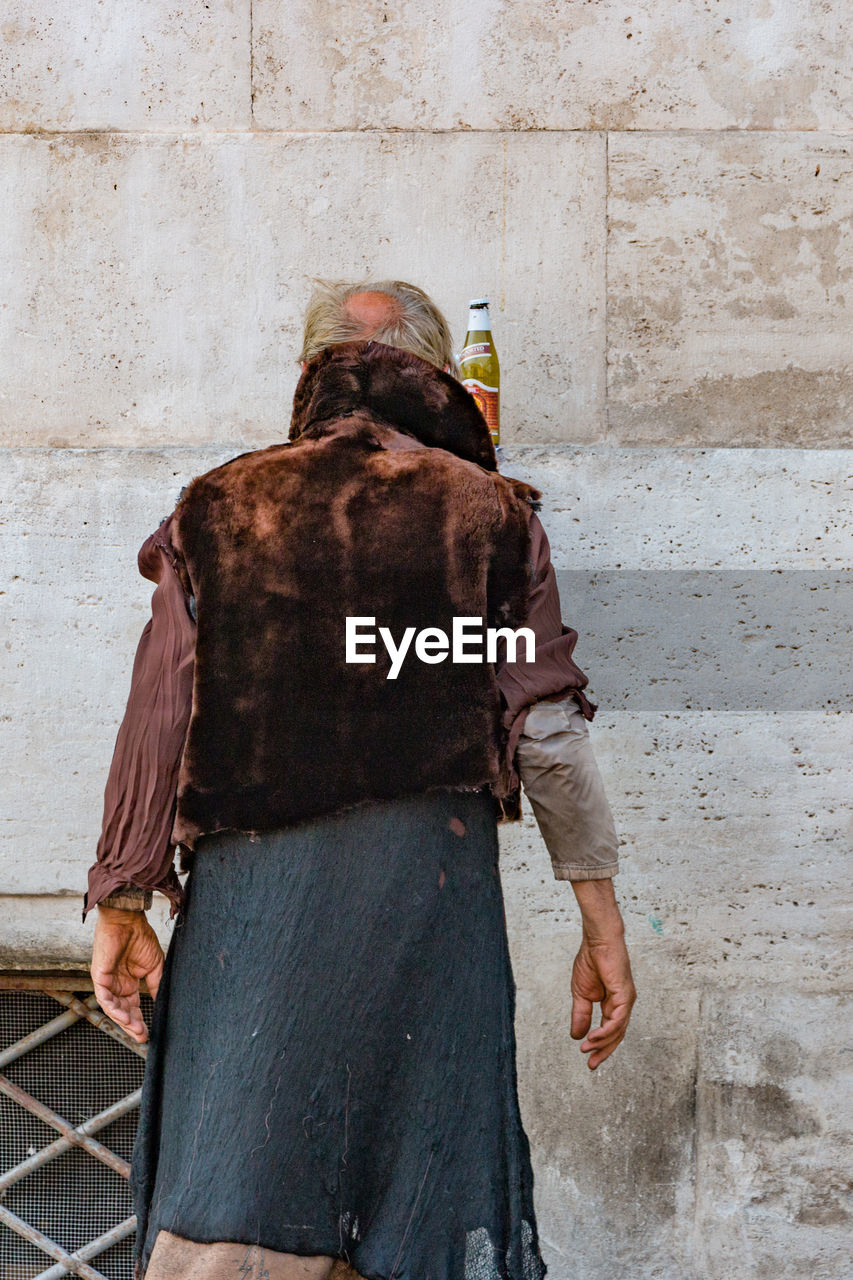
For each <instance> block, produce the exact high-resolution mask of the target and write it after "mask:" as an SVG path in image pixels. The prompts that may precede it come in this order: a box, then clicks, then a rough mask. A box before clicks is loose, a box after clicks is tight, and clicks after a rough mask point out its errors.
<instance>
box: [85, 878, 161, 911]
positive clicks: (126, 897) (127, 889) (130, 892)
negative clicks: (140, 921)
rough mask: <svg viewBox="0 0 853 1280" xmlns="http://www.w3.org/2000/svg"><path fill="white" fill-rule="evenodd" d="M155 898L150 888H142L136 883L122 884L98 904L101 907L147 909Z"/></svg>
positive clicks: (125, 909)
mask: <svg viewBox="0 0 853 1280" xmlns="http://www.w3.org/2000/svg"><path fill="white" fill-rule="evenodd" d="M153 900H154V895H153V893H152V892H151V890H150V889H140V888H138V886H137V885H135V884H126V885H120V886H119V888H118V889H113V891H112V893H108V894H107V895H106V897H105V898H101V900H100V902H99V903H98V904H97V905H98V906H99V907H120V908H121V909H122V910H124V911H147V910H148V909H149V908H150V906H151V903H152V902H153Z"/></svg>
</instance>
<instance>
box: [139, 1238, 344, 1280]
mask: <svg viewBox="0 0 853 1280" xmlns="http://www.w3.org/2000/svg"><path fill="white" fill-rule="evenodd" d="M145 1280H361V1277H360V1276H359V1274H358V1272H357V1271H353V1269H352V1267H350V1266H348V1265H347V1263H346V1262H344V1261H343V1259H342V1258H330V1257H328V1256H327V1255H326V1254H322V1253H320V1254H315V1255H313V1256H312V1257H307V1258H302V1257H300V1256H299V1255H298V1254H296V1253H276V1251H275V1250H274V1249H264V1248H263V1247H262V1246H260V1245H256V1244H248V1245H247V1244H236V1243H230V1242H228V1241H224V1240H222V1241H219V1240H218V1241H216V1242H215V1243H214V1244H198V1243H197V1242H196V1241H195V1240H185V1239H184V1238H183V1236H176V1235H173V1234H172V1232H171V1231H162V1230H161V1231H158V1233H157V1238H156V1240H155V1241H154V1248H153V1249H152V1250H151V1257H150V1258H149V1259H148V1267H147V1268H146V1271H145Z"/></svg>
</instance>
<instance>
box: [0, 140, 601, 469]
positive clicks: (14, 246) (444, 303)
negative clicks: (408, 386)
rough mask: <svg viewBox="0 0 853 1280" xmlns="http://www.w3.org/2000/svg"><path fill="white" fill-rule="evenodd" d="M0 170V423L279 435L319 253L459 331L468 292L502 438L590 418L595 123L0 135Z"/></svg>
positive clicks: (128, 436) (575, 428)
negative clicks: (413, 296) (399, 292)
mask: <svg viewBox="0 0 853 1280" xmlns="http://www.w3.org/2000/svg"><path fill="white" fill-rule="evenodd" d="M0 170H2V171H3V172H4V173H5V175H6V178H7V180H8V189H9V193H10V198H9V200H8V202H7V206H6V209H5V212H4V214H3V219H2V222H0V226H2V229H3V235H2V237H0V244H2V248H0V264H2V271H3V276H4V279H6V281H7V282H8V283H7V289H6V302H7V306H6V308H4V310H3V311H2V319H0V350H2V351H3V352H4V366H5V367H4V368H3V371H2V377H3V383H4V389H5V394H4V398H3V403H2V414H0V443H3V444H28V445H29V444H53V445H73V446H77V445H107V444H110V445H115V444H120V445H127V446H134V447H139V446H151V445H159V444H168V445H170V446H172V445H174V444H179V443H187V444H205V443H216V442H221V441H223V440H241V441H246V442H248V443H247V447H249V444H270V443H272V442H274V441H276V440H281V439H284V438H286V435H287V430H288V426H289V420H290V412H291V404H292V398H293V390H294V387H295V384H296V380H297V376H298V372H299V368H298V363H297V355H298V352H299V346H300V342H301V317H302V314H303V312H304V308H305V305H306V302H307V300H308V296H309V293H310V287H311V286H310V281H311V278H312V277H314V276H318V275H319V276H326V277H333V278H335V277H336V278H341V277H343V278H349V279H353V278H354V279H358V278H359V277H362V276H365V275H372V276H373V277H374V278H376V277H377V276H378V277H380V278H385V279H387V278H392V279H393V278H401V279H410V280H413V281H414V282H415V283H417V284H420V285H422V286H423V287H425V288H426V289H427V291H428V292H430V293H431V294H433V296H434V297H435V298H436V301H437V302H438V304H439V305H440V306H441V307H442V309H443V310H444V311H445V313H446V315H447V316H448V318H449V320H450V322H451V325H452V327H453V332H454V336H455V338H456V340H457V342H458V344H459V345H460V346H461V344H462V341H463V339H464V336H465V326H466V322H467V318H468V310H467V304H468V300H469V298H471V297H473V296H478V295H481V294H487V295H489V296H490V297H491V299H492V304H493V306H492V312H493V317H492V318H493V328H494V333H495V339H496V342H497V346H498V351H499V354H500V358H501V362H502V385H503V426H504V433H505V437H506V439H508V440H512V439H516V440H523V439H527V440H537V439H538V440H545V439H554V440H574V441H581V442H583V441H588V440H595V439H599V438H600V437H601V435H602V432H603V409H604V305H603V301H604V183H605V144H604V139H603V137H601V136H600V135H598V134H589V135H578V134H524V135H515V136H500V135H497V134H464V133H463V134H456V135H452V136H450V135H440V134H435V135H431V134H390V135H389V134H375V133H370V134H341V133H337V134H331V135H325V136H317V135H310V136H306V135H302V136H296V135H292V134H279V133H276V134H257V133H256V134H236V133H235V134H222V133H217V134H213V133H206V134H205V133H199V134H194V135H185V136H182V137H168V136H163V135H151V134H149V135H147V136H146V137H145V138H144V139H143V138H140V137H139V136H138V135H132V134H97V133H85V134H58V135H53V136H38V137H22V136H14V137H10V136H7V137H5V138H2V139H0ZM533 205H535V217H531V208H532V206H533Z"/></svg>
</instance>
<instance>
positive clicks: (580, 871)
mask: <svg viewBox="0 0 853 1280" xmlns="http://www.w3.org/2000/svg"><path fill="white" fill-rule="evenodd" d="M551 866H552V867H553V869H554V879H555V880H611V879H612V878H613V876H615V875H617V874H618V872H619V863H618V862H611V863H609V864H604V863H602V864H600V865H599V866H597V867H570V866H569V864H568V863H567V862H552V863H551Z"/></svg>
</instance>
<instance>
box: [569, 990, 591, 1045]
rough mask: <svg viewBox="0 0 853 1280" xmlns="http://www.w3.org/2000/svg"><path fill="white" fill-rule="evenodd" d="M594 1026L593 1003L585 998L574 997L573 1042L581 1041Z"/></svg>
mask: <svg viewBox="0 0 853 1280" xmlns="http://www.w3.org/2000/svg"><path fill="white" fill-rule="evenodd" d="M591 1024H592V1001H591V1000H587V998H586V997H585V996H581V995H577V994H575V995H573V996H572V1029H571V1036H572V1039H573V1040H581V1039H582V1038H583V1037H584V1036H585V1035H586V1033H587V1031H589V1028H590V1026H591Z"/></svg>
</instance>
